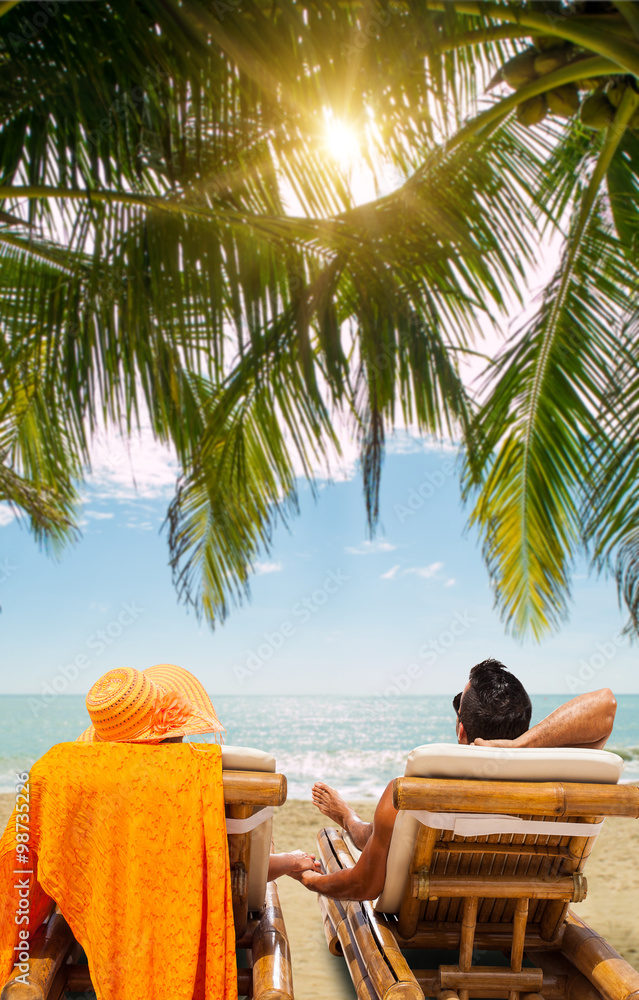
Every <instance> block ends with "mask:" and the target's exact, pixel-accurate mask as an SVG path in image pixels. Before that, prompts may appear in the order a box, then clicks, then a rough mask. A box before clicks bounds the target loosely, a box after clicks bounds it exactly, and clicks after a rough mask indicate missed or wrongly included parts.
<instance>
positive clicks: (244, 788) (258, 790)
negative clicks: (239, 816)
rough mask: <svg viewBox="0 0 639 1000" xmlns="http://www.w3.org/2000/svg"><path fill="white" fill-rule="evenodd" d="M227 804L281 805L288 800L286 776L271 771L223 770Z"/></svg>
mask: <svg viewBox="0 0 639 1000" xmlns="http://www.w3.org/2000/svg"><path fill="white" fill-rule="evenodd" d="M222 780H223V783H224V802H225V803H226V805H248V806H281V805H283V804H284V803H285V802H286V777H285V776H284V775H283V774H273V773H272V772H270V771H223V772H222Z"/></svg>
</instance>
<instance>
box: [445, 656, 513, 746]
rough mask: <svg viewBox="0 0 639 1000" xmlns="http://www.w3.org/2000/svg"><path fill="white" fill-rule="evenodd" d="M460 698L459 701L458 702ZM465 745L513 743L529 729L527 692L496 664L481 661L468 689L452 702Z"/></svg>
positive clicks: (503, 667) (509, 673) (472, 675)
mask: <svg viewBox="0 0 639 1000" xmlns="http://www.w3.org/2000/svg"><path fill="white" fill-rule="evenodd" d="M458 698H459V700H458ZM453 705H454V707H455V711H456V712H457V714H458V715H459V719H460V721H461V722H463V724H464V729H465V730H466V735H467V737H468V742H469V743H472V742H473V741H474V740H476V739H477V738H479V739H482V740H514V739H516V738H517V737H518V736H521V734H522V733H525V732H526V730H527V729H528V728H529V726H530V716H531V713H532V705H531V704H530V698H529V697H528V695H527V693H526V689H525V688H524V685H523V684H522V683H521V681H519V680H517V678H516V677H515V675H514V674H511V672H510V671H509V670H507V669H506V667H505V666H504V664H503V663H500V662H499V660H493V659H488V660H482V662H481V663H478V664H477V665H476V666H475V667H473V669H472V670H471V672H470V687H469V688H468V690H467V691H466V693H465V694H464V696H463V697H460V696H456V697H455V700H454V702H453Z"/></svg>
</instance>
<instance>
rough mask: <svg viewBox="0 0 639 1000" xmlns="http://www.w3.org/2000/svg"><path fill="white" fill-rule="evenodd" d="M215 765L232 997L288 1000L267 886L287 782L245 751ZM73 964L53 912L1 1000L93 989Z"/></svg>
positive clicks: (280, 937)
mask: <svg viewBox="0 0 639 1000" xmlns="http://www.w3.org/2000/svg"><path fill="white" fill-rule="evenodd" d="M222 764H223V769H224V770H223V782H224V801H225V804H226V816H227V822H226V826H227V833H228V843H229V855H230V864H231V887H232V898H233V917H234V923H235V935H236V946H237V955H238V993H239V995H240V996H247V997H248V996H250V997H252V998H253V1000H266V998H268V1000H293V981H292V975H291V958H290V951H289V945H288V937H287V934H286V928H285V925H284V920H283V918H282V912H281V909H280V903H279V897H278V893H277V886H276V885H275V883H274V882H268V883H267V873H268V864H269V854H270V848H271V833H272V815H273V807H274V806H280V805H282V804H283V803H284V802H285V801H286V778H285V777H284V775H282V774H277V773H275V758H274V757H272V756H271V755H270V754H267V753H262V752H261V751H259V750H253V749H249V748H246V747H231V746H225V747H223V748H222ZM79 958H82V949H81V948H80V946H79V945H78V944H77V942H76V941H75V938H74V937H73V933H72V931H71V929H70V927H69V925H68V924H67V922H66V920H65V919H64V916H63V915H62V914H61V913H60V912H59V910H58V909H57V908H56V910H55V911H54V912H52V914H51V915H50V917H49V919H48V921H47V923H46V924H44V925H43V926H42V927H41V928H40V930H39V931H38V932H37V936H36V938H35V939H34V941H33V942H32V944H31V958H30V962H29V975H28V979H29V982H28V984H26V983H22V982H18V981H16V978H15V976H16V975H17V970H16V973H14V975H13V976H11V977H10V978H9V980H8V981H7V982H6V984H5V986H4V988H3V989H2V992H1V993H0V1000H60V998H61V997H63V995H64V993H65V991H71V992H81V991H85V990H88V989H92V983H91V978H90V975H89V967H88V965H86V964H80V963H79V962H78V959H79ZM242 964H245V967H244V968H241V967H240V965H242Z"/></svg>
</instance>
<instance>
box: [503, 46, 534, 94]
mask: <svg viewBox="0 0 639 1000" xmlns="http://www.w3.org/2000/svg"><path fill="white" fill-rule="evenodd" d="M536 57H537V50H536V49H533V48H530V49H526V51H525V52H520V53H519V55H517V56H513V58H512V59H509V60H508V62H507V63H504V65H503V66H502V68H501V77H502V80H505V81H506V83H507V84H508V86H509V87H512V88H513V89H516V88H517V87H521V86H522V85H523V84H524V83H530V82H531V80H535V79H536V78H537V74H536V72H535V59H536Z"/></svg>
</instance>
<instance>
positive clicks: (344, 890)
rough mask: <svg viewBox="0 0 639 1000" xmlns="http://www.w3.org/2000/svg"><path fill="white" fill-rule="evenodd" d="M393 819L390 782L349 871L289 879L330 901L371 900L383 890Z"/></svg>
mask: <svg viewBox="0 0 639 1000" xmlns="http://www.w3.org/2000/svg"><path fill="white" fill-rule="evenodd" d="M396 818H397V810H396V809H395V807H394V806H393V783H392V781H391V783H390V784H389V785H388V786H387V788H386V790H385V791H384V794H383V795H382V797H381V799H380V800H379V804H378V806H377V809H376V810H375V817H374V819H373V832H372V834H371V836H370V838H369V839H368V842H367V843H366V845H365V847H364V850H363V851H362V854H361V856H360V858H359V860H358V862H357V864H356V865H355V866H354V867H353V868H344V869H342V871H340V872H336V873H335V874H334V875H318V874H317V873H316V872H311V871H308V872H302V873H301V874H299V875H294V876H293V878H296V879H297V881H298V882H301V883H302V884H303V885H305V886H306V888H307V889H311V890H312V891H313V892H318V893H320V895H322V896H332V897H333V898H334V899H375V898H376V897H377V896H379V894H380V892H381V891H382V889H383V888H384V880H385V878H386V859H387V858H388V849H389V847H390V842H391V837H392V834H393V827H394V825H395V819H396Z"/></svg>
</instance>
